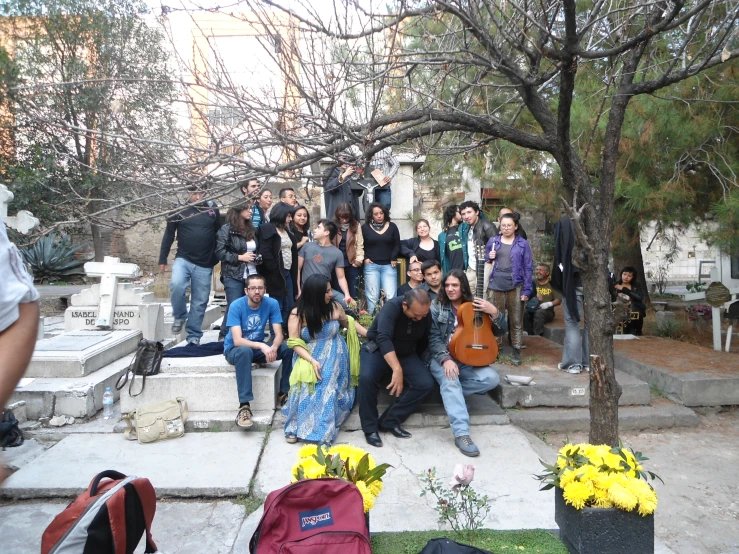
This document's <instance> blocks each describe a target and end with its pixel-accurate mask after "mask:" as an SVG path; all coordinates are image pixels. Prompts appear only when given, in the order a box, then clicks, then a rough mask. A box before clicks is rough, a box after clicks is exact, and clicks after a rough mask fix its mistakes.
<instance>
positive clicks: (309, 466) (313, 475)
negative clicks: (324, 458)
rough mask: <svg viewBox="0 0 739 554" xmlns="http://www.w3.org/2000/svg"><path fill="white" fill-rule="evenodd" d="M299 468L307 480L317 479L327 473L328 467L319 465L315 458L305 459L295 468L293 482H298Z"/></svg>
mask: <svg viewBox="0 0 739 554" xmlns="http://www.w3.org/2000/svg"><path fill="white" fill-rule="evenodd" d="M298 468H301V469H302V470H303V476H304V478H305V479H317V478H319V477H322V476H323V474H324V473H325V472H326V466H324V465H322V464H319V463H318V462H317V461H316V459H315V458H304V459H302V460H299V461H298V463H297V464H295V465H294V466H293V481H297V480H298Z"/></svg>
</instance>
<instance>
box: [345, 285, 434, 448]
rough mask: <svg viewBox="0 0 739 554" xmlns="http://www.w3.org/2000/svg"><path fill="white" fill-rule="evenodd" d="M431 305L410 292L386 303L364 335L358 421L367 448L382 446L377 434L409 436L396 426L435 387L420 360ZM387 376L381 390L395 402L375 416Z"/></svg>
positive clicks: (421, 293) (423, 355)
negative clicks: (383, 432) (385, 385)
mask: <svg viewBox="0 0 739 554" xmlns="http://www.w3.org/2000/svg"><path fill="white" fill-rule="evenodd" d="M430 305H431V300H430V299H429V295H428V292H426V291H425V290H423V289H421V288H415V289H413V290H410V291H408V292H406V293H405V295H404V296H397V297H395V298H391V299H390V300H388V301H387V302H385V305H384V306H383V307H382V309H381V310H380V312H379V313H378V314H377V316H376V317H375V319H374V321H373V322H372V325H371V326H370V328H369V330H368V331H367V338H368V339H369V342H366V343H365V344H364V346H363V347H362V349H361V353H360V360H361V367H362V371H361V373H360V375H359V419H360V421H361V424H362V431H364V436H365V439H366V440H367V443H368V444H370V445H371V446H375V447H381V446H382V439H381V438H380V435H379V433H378V431H387V432H389V433H392V434H393V435H394V436H395V437H398V438H403V439H405V438H410V437H411V434H410V433H409V432H408V431H406V430H405V429H403V428H402V427H401V424H402V423H403V422H404V421H405V420H406V419H407V418H408V416H410V415H411V414H412V413H413V412H414V411H415V410H416V408H418V406H420V404H421V402H422V401H423V399H424V398H426V396H427V395H428V394H429V393H430V392H431V391H432V390H433V388H434V378H433V377H432V376H431V373H429V370H428V367H426V362H425V361H424V360H425V359H426V358H427V352H426V350H427V348H428V338H429V330H430V329H431V317H430V316H429V309H430ZM388 373H391V374H392V378H391V380H390V384H389V385H388V386H387V387H386V388H387V389H388V390H389V391H390V395H391V396H395V397H397V398H396V399H395V400H394V401H393V402H391V404H390V406H388V407H387V409H386V410H385V411H384V412H383V413H382V415H381V416H379V417H378V411H377V396H378V394H379V392H380V387H381V386H382V385H383V384H384V382H386V381H385V379H386V378H387V375H388Z"/></svg>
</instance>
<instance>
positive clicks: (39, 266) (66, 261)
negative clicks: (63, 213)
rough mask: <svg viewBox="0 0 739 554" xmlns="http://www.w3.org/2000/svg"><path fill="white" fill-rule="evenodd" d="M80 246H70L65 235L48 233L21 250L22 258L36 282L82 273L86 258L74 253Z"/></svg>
mask: <svg viewBox="0 0 739 554" xmlns="http://www.w3.org/2000/svg"><path fill="white" fill-rule="evenodd" d="M81 248H82V246H72V243H71V241H70V239H69V237H68V236H67V235H57V234H56V233H50V234H49V235H48V236H45V237H41V238H40V239H39V240H38V241H37V242H36V244H34V245H32V246H28V247H26V248H24V249H22V250H21V254H22V255H23V260H24V261H25V262H26V264H28V266H29V267H30V269H31V272H32V273H33V279H34V281H36V282H41V283H43V282H49V281H55V280H58V279H60V278H62V277H64V276H67V275H82V274H84V273H85V270H84V268H83V266H84V265H85V262H87V261H89V260H86V259H79V258H76V257H75V254H76V253H77V252H78V251H79V250H80V249H81Z"/></svg>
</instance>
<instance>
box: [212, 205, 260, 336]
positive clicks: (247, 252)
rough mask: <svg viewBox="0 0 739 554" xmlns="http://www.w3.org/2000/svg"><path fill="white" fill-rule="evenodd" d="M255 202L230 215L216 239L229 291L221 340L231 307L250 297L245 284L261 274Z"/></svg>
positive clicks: (229, 213)
mask: <svg viewBox="0 0 739 554" xmlns="http://www.w3.org/2000/svg"><path fill="white" fill-rule="evenodd" d="M251 210H252V201H251V200H244V201H242V202H241V203H240V204H238V205H237V206H234V207H233V208H230V209H229V210H228V212H227V213H226V223H225V225H223V226H222V227H221V228H220V230H219V231H218V235H217V237H216V257H217V258H218V259H219V260H220V261H221V278H222V279H223V288H224V289H225V291H226V313H225V314H224V315H223V323H222V324H221V330H220V332H219V333H218V340H221V341H222V340H224V339H225V338H226V335H227V334H228V327H226V321H227V320H228V307H229V306H230V305H231V303H232V302H233V301H234V300H238V299H239V298H241V297H243V296H245V295H246V293H245V292H244V280H245V279H246V278H247V277H248V276H249V275H254V274H255V273H257V264H256V262H257V253H258V246H259V245H258V240H257V236H256V235H257V234H256V230H255V229H254V226H253V225H252V223H251V214H252V211H251Z"/></svg>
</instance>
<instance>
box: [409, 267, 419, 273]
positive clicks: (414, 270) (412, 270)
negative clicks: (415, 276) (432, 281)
mask: <svg viewBox="0 0 739 554" xmlns="http://www.w3.org/2000/svg"><path fill="white" fill-rule="evenodd" d="M408 271H411V272H413V273H420V272H421V268H420V267H416V268H412V269H409V270H408Z"/></svg>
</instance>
